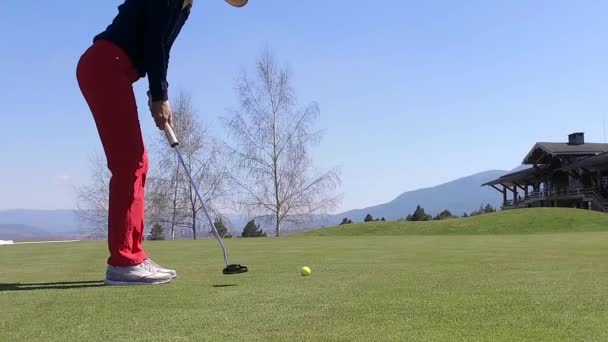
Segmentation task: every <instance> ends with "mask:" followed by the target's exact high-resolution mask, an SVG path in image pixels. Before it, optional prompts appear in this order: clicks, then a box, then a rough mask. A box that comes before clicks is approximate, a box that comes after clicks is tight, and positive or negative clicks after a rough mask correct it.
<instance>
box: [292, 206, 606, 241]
mask: <svg viewBox="0 0 608 342" xmlns="http://www.w3.org/2000/svg"><path fill="white" fill-rule="evenodd" d="M596 231H608V215H606V214H604V213H601V212H597V211H590V210H581V209H566V208H536V209H519V210H508V211H501V212H497V213H493V214H488V215H481V216H474V217H467V218H458V219H450V220H442V221H427V222H367V223H359V224H349V225H343V226H338V227H331V228H325V229H319V230H315V231H309V232H306V233H303V235H306V236H392V235H485V234H491V235H498V234H538V233H558V232H596Z"/></svg>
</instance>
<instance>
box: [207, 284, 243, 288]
mask: <svg viewBox="0 0 608 342" xmlns="http://www.w3.org/2000/svg"><path fill="white" fill-rule="evenodd" d="M211 286H213V287H216V288H217V287H220V288H221V287H233V286H238V285H237V284H216V285H211Z"/></svg>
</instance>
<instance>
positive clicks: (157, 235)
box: [148, 223, 165, 240]
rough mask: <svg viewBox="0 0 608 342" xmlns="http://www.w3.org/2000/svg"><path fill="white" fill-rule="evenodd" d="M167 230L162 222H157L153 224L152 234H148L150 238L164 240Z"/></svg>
mask: <svg viewBox="0 0 608 342" xmlns="http://www.w3.org/2000/svg"><path fill="white" fill-rule="evenodd" d="M164 239H165V232H164V231H163V227H162V226H161V225H160V224H158V223H157V224H155V225H154V226H152V229H151V230H150V235H148V240H164Z"/></svg>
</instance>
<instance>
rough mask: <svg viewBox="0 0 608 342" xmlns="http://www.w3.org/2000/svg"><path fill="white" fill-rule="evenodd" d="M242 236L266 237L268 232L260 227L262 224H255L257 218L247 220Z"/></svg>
mask: <svg viewBox="0 0 608 342" xmlns="http://www.w3.org/2000/svg"><path fill="white" fill-rule="evenodd" d="M241 236H242V237H244V238H246V237H266V233H264V231H263V230H262V229H261V228H260V225H257V224H255V220H251V221H249V222H247V225H246V226H245V228H244V229H243V234H241Z"/></svg>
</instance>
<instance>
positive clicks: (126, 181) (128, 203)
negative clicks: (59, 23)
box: [76, 41, 148, 266]
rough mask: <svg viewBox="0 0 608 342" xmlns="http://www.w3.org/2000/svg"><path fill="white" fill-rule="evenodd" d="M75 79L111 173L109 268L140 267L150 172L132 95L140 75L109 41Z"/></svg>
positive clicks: (83, 61) (96, 48)
mask: <svg viewBox="0 0 608 342" xmlns="http://www.w3.org/2000/svg"><path fill="white" fill-rule="evenodd" d="M76 75H77V78H78V84H79V86H80V90H81V91H82V94H83V95H84V98H85V99H86V101H87V103H88V105H89V108H90V109H91V112H92V113H93V118H94V119H95V124H96V126H97V131H98V132H99V137H100V138H101V143H102V145H103V149H104V151H105V155H106V158H107V162H108V168H109V169H110V171H111V173H112V178H111V180H110V202H109V213H108V248H109V250H110V257H109V259H108V264H110V265H113V266H129V265H135V264H139V263H141V262H143V261H144V260H145V259H146V258H147V256H146V252H145V251H144V248H143V246H142V238H143V233H144V206H145V201H144V186H145V183H146V172H147V171H148V155H147V152H146V148H145V146H144V142H143V138H142V134H141V129H140V126H139V118H138V115H137V105H136V102H135V96H134V94H133V83H134V82H135V81H137V80H138V79H139V78H140V75H139V73H138V72H137V69H136V68H135V66H134V65H133V64H132V62H131V60H130V59H129V57H128V55H127V54H126V53H125V52H124V51H123V50H122V49H120V48H119V47H117V46H116V45H114V44H112V43H110V42H108V41H97V42H96V43H95V44H93V46H91V47H90V48H89V49H88V50H87V51H86V52H85V53H84V54H83V55H82V57H81V58H80V61H79V63H78V68H77V72H76Z"/></svg>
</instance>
